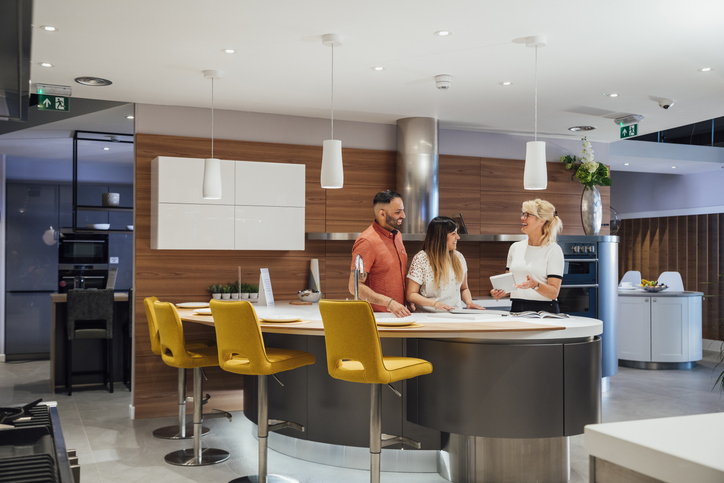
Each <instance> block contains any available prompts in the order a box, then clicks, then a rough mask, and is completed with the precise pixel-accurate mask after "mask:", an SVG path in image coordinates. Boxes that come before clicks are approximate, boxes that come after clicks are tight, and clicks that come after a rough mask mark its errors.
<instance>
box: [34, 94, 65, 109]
mask: <svg viewBox="0 0 724 483" xmlns="http://www.w3.org/2000/svg"><path fill="white" fill-rule="evenodd" d="M38 110H41V111H66V112H67V111H69V110H70V98H68V97H63V96H46V95H44V94H38Z"/></svg>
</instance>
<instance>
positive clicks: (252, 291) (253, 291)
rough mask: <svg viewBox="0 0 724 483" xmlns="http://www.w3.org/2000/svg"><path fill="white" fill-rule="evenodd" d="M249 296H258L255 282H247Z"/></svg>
mask: <svg viewBox="0 0 724 483" xmlns="http://www.w3.org/2000/svg"><path fill="white" fill-rule="evenodd" d="M249 296H250V297H251V298H253V299H258V298H259V285H257V284H255V283H251V284H249Z"/></svg>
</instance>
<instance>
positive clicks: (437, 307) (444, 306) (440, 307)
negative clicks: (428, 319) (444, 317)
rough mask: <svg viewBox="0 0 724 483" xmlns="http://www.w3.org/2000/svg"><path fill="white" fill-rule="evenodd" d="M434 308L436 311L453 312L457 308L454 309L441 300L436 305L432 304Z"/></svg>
mask: <svg viewBox="0 0 724 483" xmlns="http://www.w3.org/2000/svg"><path fill="white" fill-rule="evenodd" d="M432 308H433V309H435V310H453V309H454V308H455V307H452V306H450V305H447V304H444V303H442V302H440V301H439V300H436V301H435V303H433V304H432Z"/></svg>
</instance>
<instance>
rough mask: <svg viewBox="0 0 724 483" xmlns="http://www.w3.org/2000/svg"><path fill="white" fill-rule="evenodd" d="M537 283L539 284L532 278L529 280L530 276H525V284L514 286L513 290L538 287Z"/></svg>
mask: <svg viewBox="0 0 724 483" xmlns="http://www.w3.org/2000/svg"><path fill="white" fill-rule="evenodd" d="M539 283H540V282H538V281H537V280H533V279H532V278H530V275H526V277H525V282H523V283H518V284H516V285H514V286H515V288H520V289H527V288H534V287H537V286H538V285H539Z"/></svg>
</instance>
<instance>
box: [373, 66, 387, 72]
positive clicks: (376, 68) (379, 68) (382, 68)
mask: <svg viewBox="0 0 724 483" xmlns="http://www.w3.org/2000/svg"><path fill="white" fill-rule="evenodd" d="M372 70H377V71H380V70H385V68H384V67H382V66H377V67H372Z"/></svg>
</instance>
